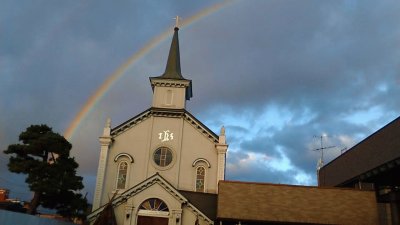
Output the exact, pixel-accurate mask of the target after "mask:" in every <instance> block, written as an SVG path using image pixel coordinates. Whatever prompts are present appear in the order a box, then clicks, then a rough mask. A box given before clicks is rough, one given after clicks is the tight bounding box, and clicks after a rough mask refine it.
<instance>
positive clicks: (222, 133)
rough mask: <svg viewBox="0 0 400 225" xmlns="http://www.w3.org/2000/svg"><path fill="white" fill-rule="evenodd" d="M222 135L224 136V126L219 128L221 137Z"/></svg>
mask: <svg viewBox="0 0 400 225" xmlns="http://www.w3.org/2000/svg"><path fill="white" fill-rule="evenodd" d="M222 135H225V127H224V126H222V127H221V136H222Z"/></svg>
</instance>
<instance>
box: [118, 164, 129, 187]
mask: <svg viewBox="0 0 400 225" xmlns="http://www.w3.org/2000/svg"><path fill="white" fill-rule="evenodd" d="M127 176H128V163H127V162H126V161H122V162H120V163H119V165H118V174H117V189H125V187H126V179H127Z"/></svg>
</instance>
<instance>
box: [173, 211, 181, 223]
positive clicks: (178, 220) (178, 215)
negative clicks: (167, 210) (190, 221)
mask: <svg viewBox="0 0 400 225" xmlns="http://www.w3.org/2000/svg"><path fill="white" fill-rule="evenodd" d="M171 211H172V213H171V218H170V220H172V221H170V222H171V223H170V224H176V225H181V224H182V209H173V210H171Z"/></svg>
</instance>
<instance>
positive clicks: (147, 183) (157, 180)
mask: <svg viewBox="0 0 400 225" xmlns="http://www.w3.org/2000/svg"><path fill="white" fill-rule="evenodd" d="M155 184H159V185H160V186H161V187H163V188H164V189H165V190H166V191H167V192H169V193H170V194H171V195H172V196H173V197H175V199H177V200H178V201H179V202H181V204H182V205H185V206H186V207H188V208H189V209H190V210H191V211H192V212H193V213H194V214H196V215H197V216H198V217H200V218H203V219H204V220H206V221H207V222H208V223H209V224H214V222H213V220H211V219H210V218H209V217H208V216H206V215H205V214H204V213H203V212H202V211H200V210H199V209H198V208H197V207H196V206H194V205H193V204H192V203H191V202H190V201H189V200H188V199H187V198H186V197H185V196H184V195H182V194H181V193H180V192H179V191H178V190H177V189H176V188H175V187H174V186H173V185H171V184H170V183H169V182H168V181H167V180H165V179H164V178H163V177H162V176H161V175H160V174H159V173H156V174H154V175H153V176H151V177H149V178H147V179H146V180H144V181H142V182H141V183H139V184H137V185H135V186H133V187H131V188H129V189H128V190H126V191H125V192H123V193H121V195H119V196H118V197H116V198H115V199H114V200H112V201H111V203H110V204H109V205H112V206H113V208H115V207H116V206H119V205H121V204H123V203H125V202H126V201H127V200H128V199H129V198H130V197H133V196H135V195H136V194H138V193H140V192H142V191H144V190H146V189H147V188H149V187H151V186H153V185H155ZM107 205H108V204H106V205H103V206H101V207H99V208H98V209H96V210H94V211H93V212H91V213H90V214H89V215H88V216H87V220H88V221H92V220H94V219H95V218H97V217H98V216H99V215H100V214H101V212H102V211H103V210H104V208H105V207H107Z"/></svg>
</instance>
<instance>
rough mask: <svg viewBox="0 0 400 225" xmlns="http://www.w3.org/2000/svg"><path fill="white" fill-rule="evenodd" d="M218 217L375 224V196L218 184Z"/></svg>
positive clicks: (344, 191) (336, 190)
mask: <svg viewBox="0 0 400 225" xmlns="http://www.w3.org/2000/svg"><path fill="white" fill-rule="evenodd" d="M218 190H219V194H218V206H217V207H218V209H217V218H218V219H220V220H240V221H243V222H244V221H263V222H271V223H278V222H282V223H291V222H296V223H297V224H298V223H304V224H342V225H346V224H348V225H350V224H352V225H355V224H359V225H361V224H362V225H369V224H370V225H372V224H377V219H378V215H377V205H376V200H375V193H374V192H372V191H359V190H354V189H343V188H319V187H310V186H295V185H277V184H267V183H251V182H236V181H220V182H219V186H218Z"/></svg>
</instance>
